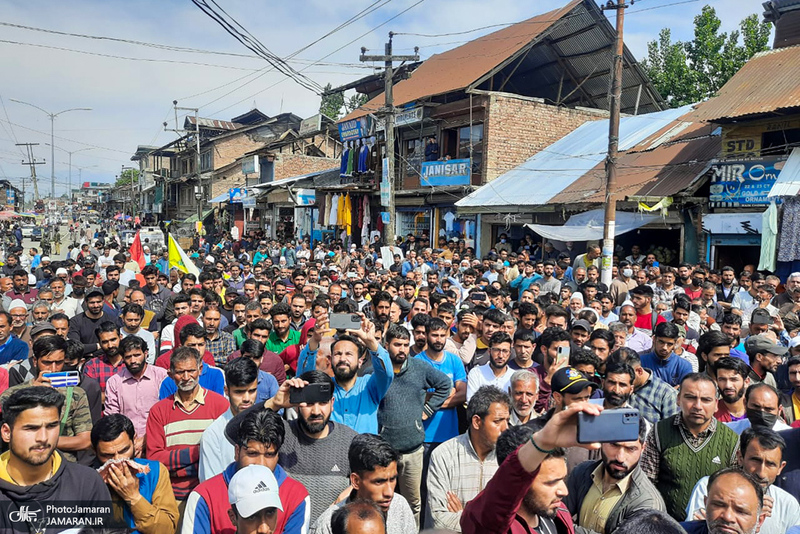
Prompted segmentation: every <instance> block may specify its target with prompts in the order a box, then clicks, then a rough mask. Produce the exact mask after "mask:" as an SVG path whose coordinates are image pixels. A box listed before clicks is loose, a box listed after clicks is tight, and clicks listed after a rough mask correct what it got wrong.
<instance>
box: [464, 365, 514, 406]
mask: <svg viewBox="0 0 800 534" xmlns="http://www.w3.org/2000/svg"><path fill="white" fill-rule="evenodd" d="M512 374H514V371H512V370H511V369H509V368H508V366H506V371H505V373H504V374H502V375H500V376H495V375H494V371H493V370H492V367H491V365H490V364H488V363H485V364H483V365H480V366H478V367H475V368H474V369H473V370H472V371H470V372H469V374H468V375H467V402H469V400H470V399H471V398H472V396H473V395H474V394H475V392H476V391H478V390H479V389H480V388H482V387H483V386H494V387H496V388H497V389H499V390H500V391H502V392H504V393H508V387H509V385H510V382H511V375H512Z"/></svg>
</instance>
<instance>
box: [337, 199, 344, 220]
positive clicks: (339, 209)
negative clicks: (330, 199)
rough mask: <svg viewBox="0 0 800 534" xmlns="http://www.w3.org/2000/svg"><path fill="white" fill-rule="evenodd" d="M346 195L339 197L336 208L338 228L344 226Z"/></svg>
mask: <svg viewBox="0 0 800 534" xmlns="http://www.w3.org/2000/svg"><path fill="white" fill-rule="evenodd" d="M344 198H345V196H344V195H338V198H337V204H338V205H337V207H336V226H344Z"/></svg>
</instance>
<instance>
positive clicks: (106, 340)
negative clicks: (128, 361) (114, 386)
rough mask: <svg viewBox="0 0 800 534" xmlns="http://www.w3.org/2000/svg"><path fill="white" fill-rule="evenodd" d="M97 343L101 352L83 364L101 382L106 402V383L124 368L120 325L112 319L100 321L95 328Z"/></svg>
mask: <svg viewBox="0 0 800 534" xmlns="http://www.w3.org/2000/svg"><path fill="white" fill-rule="evenodd" d="M95 337H96V338H97V342H98V343H97V344H98V345H99V347H100V350H101V351H102V352H101V354H100V355H99V356H97V357H95V358H92V359H91V360H89V361H88V362H86V365H84V366H83V372H84V374H85V375H86V376H88V377H89V378H94V379H95V380H97V383H98V384H100V391H102V392H103V399H104V402H105V392H106V383H107V382H108V379H109V378H111V377H112V376H114V375H115V374H117V372H118V371H119V370H120V369H121V368H122V354H120V352H119V341H120V335H119V327H118V326H117V325H116V324H115V323H112V322H111V321H105V322H102V323H100V324H99V325H98V326H97V328H96V329H95Z"/></svg>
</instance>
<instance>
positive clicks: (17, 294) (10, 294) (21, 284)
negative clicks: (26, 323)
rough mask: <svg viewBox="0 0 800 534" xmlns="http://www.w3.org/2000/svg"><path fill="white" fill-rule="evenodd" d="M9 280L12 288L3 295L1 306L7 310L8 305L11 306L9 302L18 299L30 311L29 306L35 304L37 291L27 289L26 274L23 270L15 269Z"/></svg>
mask: <svg viewBox="0 0 800 534" xmlns="http://www.w3.org/2000/svg"><path fill="white" fill-rule="evenodd" d="M11 279H12V280H13V283H14V287H13V288H12V289H11V291H7V292H6V293H5V295H3V306H4V307H5V309H9V308H8V305H9V304H11V301H12V300H17V299H19V300H21V301H22V302H24V303H25V305H26V306H27V307H28V309H30V307H31V305H32V304H33V303H34V302H36V298H37V296H38V295H39V291H38V290H37V289H31V288H30V287H28V273H27V272H26V271H25V269H15V270H14V273H13V274H12V275H11Z"/></svg>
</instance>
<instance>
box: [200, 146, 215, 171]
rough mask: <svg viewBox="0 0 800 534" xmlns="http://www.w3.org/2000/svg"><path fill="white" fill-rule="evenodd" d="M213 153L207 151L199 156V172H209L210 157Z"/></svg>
mask: <svg viewBox="0 0 800 534" xmlns="http://www.w3.org/2000/svg"><path fill="white" fill-rule="evenodd" d="M212 154H213V152H212V151H211V150H207V151H205V152H202V153H201V154H200V171H210V170H211V169H212V159H211V156H212Z"/></svg>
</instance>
